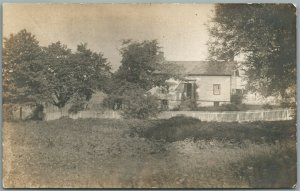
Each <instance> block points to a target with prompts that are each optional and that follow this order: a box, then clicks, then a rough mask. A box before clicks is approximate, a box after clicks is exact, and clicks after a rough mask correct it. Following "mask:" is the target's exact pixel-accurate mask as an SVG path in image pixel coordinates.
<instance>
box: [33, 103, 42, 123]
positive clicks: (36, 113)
mask: <svg viewBox="0 0 300 191" xmlns="http://www.w3.org/2000/svg"><path fill="white" fill-rule="evenodd" d="M44 115H45V114H44V106H43V105H41V104H38V105H36V107H35V108H34V110H33V112H32V116H31V118H30V119H32V120H43V118H44Z"/></svg>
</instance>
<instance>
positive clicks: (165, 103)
mask: <svg viewBox="0 0 300 191" xmlns="http://www.w3.org/2000/svg"><path fill="white" fill-rule="evenodd" d="M161 109H162V110H168V109H169V102H168V100H166V99H163V100H161Z"/></svg>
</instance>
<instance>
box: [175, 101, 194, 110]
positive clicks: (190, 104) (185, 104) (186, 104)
mask: <svg viewBox="0 0 300 191" xmlns="http://www.w3.org/2000/svg"><path fill="white" fill-rule="evenodd" d="M179 110H183V111H187V110H188V111H195V110H197V102H196V100H193V99H186V100H184V101H182V103H181V104H180V107H179Z"/></svg>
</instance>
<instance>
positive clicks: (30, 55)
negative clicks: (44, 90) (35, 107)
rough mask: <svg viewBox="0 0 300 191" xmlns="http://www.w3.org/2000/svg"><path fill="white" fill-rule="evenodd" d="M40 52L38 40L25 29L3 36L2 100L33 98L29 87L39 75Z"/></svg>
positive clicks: (12, 100)
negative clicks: (7, 36)
mask: <svg viewBox="0 0 300 191" xmlns="http://www.w3.org/2000/svg"><path fill="white" fill-rule="evenodd" d="M41 52H42V49H41V47H40V46H39V42H38V40H37V39H36V37H35V36H34V35H32V34H31V33H30V32H27V31H26V30H25V29H24V30H21V31H20V32H19V33H17V34H11V35H10V37H9V38H4V43H3V74H2V75H3V92H4V93H3V99H4V102H18V103H21V102H24V101H32V100H34V99H35V96H36V94H35V93H33V92H32V91H34V90H33V89H32V88H31V87H32V86H35V85H36V81H35V80H33V78H34V77H36V76H39V75H40V69H41V67H42V66H41V62H40V60H41Z"/></svg>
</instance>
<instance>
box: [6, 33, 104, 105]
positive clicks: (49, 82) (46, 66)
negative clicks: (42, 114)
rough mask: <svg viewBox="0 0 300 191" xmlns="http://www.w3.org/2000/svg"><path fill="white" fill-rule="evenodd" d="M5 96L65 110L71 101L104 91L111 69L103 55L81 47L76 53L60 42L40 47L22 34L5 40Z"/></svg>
mask: <svg viewBox="0 0 300 191" xmlns="http://www.w3.org/2000/svg"><path fill="white" fill-rule="evenodd" d="M3 52H4V72H3V75H4V79H5V82H4V92H5V95H6V99H7V97H9V98H10V97H11V99H13V100H10V101H14V100H17V101H18V102H27V101H28V100H30V101H32V102H36V103H38V104H40V103H42V102H48V103H51V104H53V105H55V106H57V107H58V108H62V107H64V106H65V105H66V103H68V102H69V101H70V100H79V101H80V100H82V101H83V100H89V99H90V98H91V96H92V93H93V92H94V90H97V89H103V88H104V87H103V84H105V82H106V81H107V79H108V78H109V77H110V67H109V64H108V63H107V60H106V58H104V57H103V55H102V54H101V53H96V52H93V51H91V50H90V49H87V45H86V44H80V45H78V47H77V51H76V52H75V53H72V51H71V50H70V49H68V48H67V46H66V45H63V44H61V43H60V42H56V43H52V44H50V45H49V46H47V47H40V46H39V44H38V41H37V40H36V39H35V36H34V35H32V34H31V33H29V32H27V31H26V30H22V31H20V32H19V33H17V34H16V35H13V34H12V35H11V36H10V38H4V51H3Z"/></svg>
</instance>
